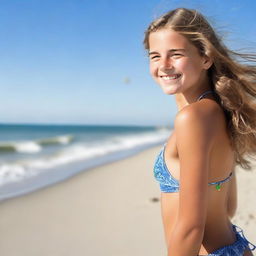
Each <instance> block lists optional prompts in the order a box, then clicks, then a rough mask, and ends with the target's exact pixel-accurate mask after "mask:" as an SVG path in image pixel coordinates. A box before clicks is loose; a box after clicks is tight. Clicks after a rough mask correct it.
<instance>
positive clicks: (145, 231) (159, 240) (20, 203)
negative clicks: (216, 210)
mask: <svg viewBox="0 0 256 256" xmlns="http://www.w3.org/2000/svg"><path fill="white" fill-rule="evenodd" d="M159 150H160V147H154V148H151V149H148V150H145V151H144V152H141V153H139V154H137V155H135V156H132V157H130V158H127V159H124V160H120V161H117V162H114V163H111V164H107V165H104V166H101V167H97V168H95V169H92V170H89V171H86V172H83V173H80V174H78V175H76V176H74V177H73V178H71V179H69V180H66V181H64V182H61V183H59V184H57V185H54V186H51V187H47V188H44V189H41V190H39V191H36V192H33V193H31V194H28V195H25V196H21V197H17V198H13V199H9V200H6V201H3V202H1V203H0V230H1V239H0V255H4V256H23V255H24V256H35V255H36V256H70V255H76V256H80V255H81V256H82V255H83V256H85V255H93V256H103V255H104V256H128V255H129V256H131V255H133V256H142V255H147V256H156V255H166V250H165V243H164V236H163V230H162V222H161V212H160V203H159V201H158V200H154V199H156V198H157V199H159V196H160V192H159V188H158V185H157V183H156V182H155V180H154V179H153V173H152V168H153V164H154V161H155V157H156V155H157V153H158V152H159ZM237 177H238V183H239V184H238V189H239V205H238V210H237V214H236V217H235V218H234V219H233V222H234V223H235V224H236V225H238V226H240V227H242V228H243V230H244V233H245V235H246V237H247V238H248V240H249V241H251V242H253V243H256V234H255V233H256V232H255V230H256V204H255V191H254V189H255V187H256V186H255V185H256V170H255V171H254V172H246V171H243V170H241V169H238V170H237Z"/></svg>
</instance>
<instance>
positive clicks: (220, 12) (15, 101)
mask: <svg viewBox="0 0 256 256" xmlns="http://www.w3.org/2000/svg"><path fill="white" fill-rule="evenodd" d="M176 7H188V8H197V9H199V10H200V11H201V12H203V13H204V14H205V15H206V16H207V17H209V19H210V21H211V22H213V23H214V25H215V26H216V27H217V28H218V29H219V30H221V31H222V32H224V34H225V36H226V37H227V41H226V42H227V44H228V45H229V46H231V47H232V48H234V49H237V48H242V47H245V46H252V45H253V43H255V42H256V25H255V24H256V23H255V22H253V21H254V19H255V18H254V17H255V10H256V1H254V0H247V1H238V0H237V1H235V0H225V1H223V0H202V1H199V0H198V1H191V0H190V1H171V0H170V1H167V0H164V1H156V0H140V1H135V0H129V1H120V0H95V1H92V0H61V1H60V0H0V35H1V40H0V88H1V94H0V100H1V107H0V122H1V123H55V124H56V123H66V124H131V125H132V124H137V125H168V124H171V123H172V120H173V117H174V116H175V113H176V111H177V109H176V104H175V101H174V97H173V96H167V95H164V94H163V93H162V91H161V90H160V89H159V88H158V86H157V85H156V84H155V83H154V82H153V81H152V80H151V77H150V76H149V71H148V60H147V57H146V52H145V51H144V49H143V46H142V40H143V34H144V30H145V29H146V27H147V25H148V24H149V23H150V21H152V19H154V18H156V17H158V16H159V15H161V14H162V13H164V12H166V11H168V10H170V9H172V8H176ZM227 32H228V33H227ZM127 78H129V79H130V82H129V83H126V82H125V80H127Z"/></svg>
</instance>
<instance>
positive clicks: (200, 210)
mask: <svg viewBox="0 0 256 256" xmlns="http://www.w3.org/2000/svg"><path fill="white" fill-rule="evenodd" d="M211 116H212V115H211ZM212 117H213V116H212ZM212 122H213V120H212V119H211V118H210V113H208V114H207V111H201V110H200V109H198V108H197V109H196V108H192V107H188V108H185V109H184V110H182V111H180V112H179V113H178V115H177V117H176V119H175V124H174V129H175V132H176V143H177V149H178V155H179V160H180V197H179V198H180V199H179V200H180V202H179V214H178V220H179V221H181V223H182V224H184V225H185V226H186V227H187V228H195V227H196V228H198V227H200V228H204V225H205V219H206V209H207V192H208V172H209V162H210V153H211V149H212V145H213V141H214V135H215V129H214V127H213V123H212Z"/></svg>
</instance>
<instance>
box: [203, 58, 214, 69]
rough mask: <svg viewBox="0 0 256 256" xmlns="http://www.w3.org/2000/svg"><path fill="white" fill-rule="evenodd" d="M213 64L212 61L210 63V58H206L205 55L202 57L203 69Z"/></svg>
mask: <svg viewBox="0 0 256 256" xmlns="http://www.w3.org/2000/svg"><path fill="white" fill-rule="evenodd" d="M212 64H213V61H212V58H211V57H209V56H207V55H204V57H203V68H204V69H206V70H207V69H209V68H210V67H211V66H212Z"/></svg>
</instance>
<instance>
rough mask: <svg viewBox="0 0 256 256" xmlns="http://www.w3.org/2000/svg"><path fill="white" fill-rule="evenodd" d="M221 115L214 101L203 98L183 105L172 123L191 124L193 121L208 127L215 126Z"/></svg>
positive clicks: (221, 112) (219, 108) (221, 117)
mask: <svg viewBox="0 0 256 256" xmlns="http://www.w3.org/2000/svg"><path fill="white" fill-rule="evenodd" d="M223 117H224V114H223V111H222V109H221V107H220V106H219V105H218V104H217V103H216V102H215V101H212V100H205V101H199V102H195V103H193V104H190V105H188V106H185V107H184V108H183V109H182V110H180V111H179V112H178V113H177V115H176V117H175V121H174V123H175V124H176V125H186V124H190V125H191V124H193V122H197V123H198V124H200V125H203V127H206V128H207V127H208V128H210V127H215V126H216V125H217V124H218V122H219V121H221V119H223Z"/></svg>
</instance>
